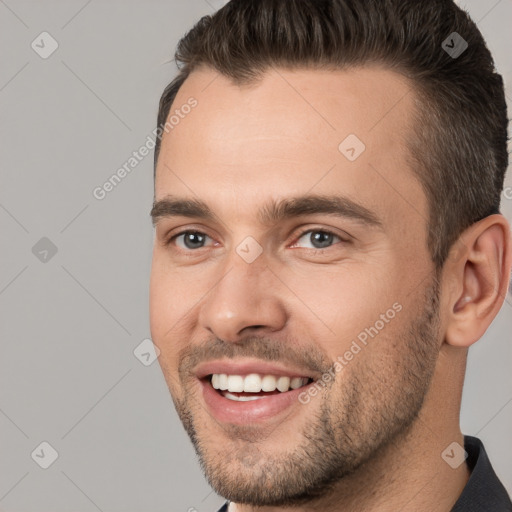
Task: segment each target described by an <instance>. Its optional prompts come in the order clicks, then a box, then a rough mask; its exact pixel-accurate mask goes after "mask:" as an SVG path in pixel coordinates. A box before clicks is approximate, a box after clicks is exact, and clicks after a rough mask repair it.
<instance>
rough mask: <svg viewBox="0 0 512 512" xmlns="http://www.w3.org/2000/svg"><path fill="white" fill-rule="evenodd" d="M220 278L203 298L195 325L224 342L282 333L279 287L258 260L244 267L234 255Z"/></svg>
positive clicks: (283, 320)
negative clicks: (252, 335)
mask: <svg viewBox="0 0 512 512" xmlns="http://www.w3.org/2000/svg"><path fill="white" fill-rule="evenodd" d="M224 269H225V270H224V273H223V276H220V277H219V281H218V282H217V284H216V285H215V286H214V288H213V289H212V290H211V291H210V293H208V294H207V297H206V298H205V301H204V302H203V304H202V305H201V309H200V312H199V323H200V325H201V326H202V327H203V328H204V329H207V330H208V331H210V332H211V333H213V334H214V335H215V336H216V337H218V338H220V339H222V340H224V341H226V342H233V343H234V342H237V341H239V340H240V339H241V338H242V337H244V336H248V335H250V334H256V333H258V334H261V335H263V334H265V333H267V332H275V331H279V330H281V329H283V327H284V326H285V325H286V321H287V312H286V308H285V304H284V302H283V297H280V292H279V290H281V293H284V290H283V285H282V283H280V281H279V280H278V279H277V277H276V276H275V275H274V274H273V272H272V271H271V270H270V268H268V266H267V265H266V263H265V260H264V258H263V257H262V256H260V258H258V259H257V260H256V261H254V262H252V263H247V262H246V261H244V260H243V259H242V258H240V257H239V256H238V254H236V253H235V254H234V255H233V257H232V258H231V259H230V262H229V264H228V265H227V266H226V267H224Z"/></svg>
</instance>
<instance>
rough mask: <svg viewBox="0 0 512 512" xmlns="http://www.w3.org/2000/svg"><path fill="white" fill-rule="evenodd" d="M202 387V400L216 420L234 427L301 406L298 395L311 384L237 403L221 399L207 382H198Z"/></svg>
mask: <svg viewBox="0 0 512 512" xmlns="http://www.w3.org/2000/svg"><path fill="white" fill-rule="evenodd" d="M200 383H201V385H202V386H203V398H204V401H205V402H206V405H207V407H208V409H209V410H210V411H211V413H212V415H213V416H214V417H215V419H216V420H218V421H220V422H223V423H232V424H234V425H248V424H250V423H257V422H262V421H265V420H268V419H270V418H274V417H277V416H279V415H281V414H282V413H283V412H285V411H287V412H289V411H288V409H290V408H291V407H293V406H294V405H295V406H296V407H297V406H303V404H301V403H300V401H299V395H300V394H301V393H303V392H304V391H305V390H307V389H308V388H309V386H311V385H312V384H313V383H311V384H308V385H306V386H302V387H301V388H298V389H292V390H290V391H286V392H285V393H279V394H276V395H269V396H266V397H264V398H259V399H258V400H250V401H247V402H238V401H235V400H230V399H229V398H225V397H223V396H222V395H221V394H220V393H219V392H217V391H216V390H215V389H213V387H212V386H211V384H210V382H209V381H204V380H201V381H200Z"/></svg>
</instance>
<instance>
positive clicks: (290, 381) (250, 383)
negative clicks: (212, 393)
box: [212, 373, 309, 393]
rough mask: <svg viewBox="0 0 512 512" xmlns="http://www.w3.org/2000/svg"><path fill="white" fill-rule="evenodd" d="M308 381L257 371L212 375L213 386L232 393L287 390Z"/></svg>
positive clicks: (302, 378)
mask: <svg viewBox="0 0 512 512" xmlns="http://www.w3.org/2000/svg"><path fill="white" fill-rule="evenodd" d="M308 381H309V379H308V378H307V377H293V378H290V377H285V376H281V377H275V376H274V375H258V374H257V373H250V374H249V375H246V376H245V377H244V376H242V375H227V374H225V373H214V374H213V375H212V386H213V387H214V388H215V389H220V390H222V391H230V392H232V393H241V392H242V391H246V392H249V393H259V392H260V391H275V390H276V389H278V390H279V391H281V392H285V391H288V390H289V389H290V388H291V389H297V388H300V387H301V386H304V385H305V384H307V383H308Z"/></svg>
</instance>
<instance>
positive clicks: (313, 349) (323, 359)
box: [178, 336, 333, 378]
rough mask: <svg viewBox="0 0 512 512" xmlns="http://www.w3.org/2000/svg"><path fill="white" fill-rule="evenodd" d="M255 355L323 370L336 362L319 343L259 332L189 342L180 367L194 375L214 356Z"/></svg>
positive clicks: (183, 373) (185, 373)
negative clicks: (230, 339) (237, 337)
mask: <svg viewBox="0 0 512 512" xmlns="http://www.w3.org/2000/svg"><path fill="white" fill-rule="evenodd" d="M244 357H245V358H255V359H259V360H262V361H265V362H276V361H277V362H279V363H281V364H283V365H285V366H286V365H287V364H289V365H293V366H298V367H299V368H303V369H307V370H310V371H312V372H316V373H319V374H323V373H325V372H327V371H329V368H330V367H331V366H332V364H333V362H332V361H331V360H330V359H329V357H328V356H327V355H326V354H325V353H324V352H322V351H321V349H320V348H319V347H318V345H317V344H314V343H308V344H304V343H301V344H300V345H299V344H298V343H297V342H294V341H289V342H286V341H283V340H276V339H269V338H264V337H258V336H249V337H246V338H244V339H243V340H241V341H237V342H227V341H223V340H221V339H219V338H212V339H208V340H205V341H203V342H201V343H199V344H198V345H190V346H188V347H185V348H184V349H182V350H181V351H180V352H179V355H178V369H179V374H180V377H181V378H186V377H190V376H191V375H193V369H194V368H195V367H196V366H197V365H199V364H200V363H204V362H207V361H213V360H215V359H235V358H244Z"/></svg>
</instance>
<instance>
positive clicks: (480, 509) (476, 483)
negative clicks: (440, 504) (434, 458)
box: [451, 436, 512, 512]
mask: <svg viewBox="0 0 512 512" xmlns="http://www.w3.org/2000/svg"><path fill="white" fill-rule="evenodd" d="M464 449H465V450H466V452H467V453H468V458H467V459H466V464H467V465H468V467H469V470H470V471H471V476H470V477H469V480H468V483H467V484H466V486H465V487H464V489H463V491H462V494H461V495H460V497H459V499H458V500H457V502H456V503H455V505H454V506H453V508H452V510H451V512H487V511H492V512H512V502H511V501H510V497H509V495H508V494H507V491H506V490H505V487H503V484H502V483H501V482H500V481H499V479H498V477H497V476H496V473H495V472H494V470H493V469H492V466H491V463H490V461H489V457H488V456H487V453H486V451H485V448H484V445H483V444H482V441H480V439H477V438H476V437H471V436H464Z"/></svg>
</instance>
